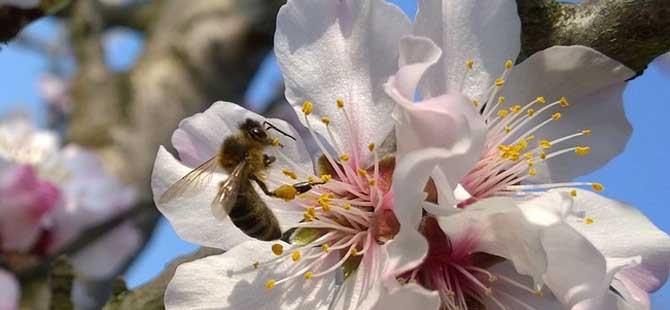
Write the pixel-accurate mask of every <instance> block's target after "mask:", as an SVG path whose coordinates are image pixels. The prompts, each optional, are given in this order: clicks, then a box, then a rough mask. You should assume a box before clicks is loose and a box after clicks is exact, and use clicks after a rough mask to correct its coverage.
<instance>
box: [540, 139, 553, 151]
mask: <svg viewBox="0 0 670 310" xmlns="http://www.w3.org/2000/svg"><path fill="white" fill-rule="evenodd" d="M540 147H541V148H543V149H545V150H546V149H549V148H551V142H549V140H540Z"/></svg>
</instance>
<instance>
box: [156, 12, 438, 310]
mask: <svg viewBox="0 0 670 310" xmlns="http://www.w3.org/2000/svg"><path fill="white" fill-rule="evenodd" d="M277 20H278V21H277V33H276V35H275V53H276V55H277V59H278V61H279V64H280V66H281V69H282V72H283V74H284V80H285V84H286V97H287V99H288V101H289V103H290V104H291V105H292V106H293V108H294V109H295V111H296V113H297V114H298V118H299V119H300V121H301V122H302V123H303V124H304V125H305V127H306V128H307V129H308V131H309V133H310V134H311V136H312V138H313V139H314V141H315V143H316V144H317V146H318V148H319V154H316V157H315V162H313V161H312V155H310V154H308V153H307V151H306V150H305V148H304V145H303V142H302V140H301V139H300V137H299V136H298V135H297V133H296V131H295V130H294V129H293V128H291V126H290V125H288V124H287V123H286V122H284V121H282V120H278V119H265V118H263V117H261V116H259V115H257V114H255V113H252V112H250V111H247V110H245V109H243V108H241V107H239V106H237V105H235V104H232V103H225V102H217V103H215V104H214V105H212V106H211V107H210V108H209V109H207V110H206V111H205V112H203V113H200V114H196V115H194V116H192V117H189V118H187V119H185V120H183V121H182V122H181V123H180V124H179V128H178V129H177V130H176V131H175V132H174V134H173V136H172V144H173V146H174V147H175V149H176V151H177V153H178V155H179V158H180V160H177V159H175V158H174V157H173V156H172V155H171V154H169V153H168V151H167V150H166V149H165V148H162V147H161V148H160V150H159V152H158V156H157V159H156V163H155V166H154V172H153V177H152V180H153V184H152V188H153V190H154V197H156V199H158V197H160V196H161V195H162V194H163V193H164V192H165V191H166V190H167V189H168V187H169V186H171V185H172V184H174V183H175V182H176V181H177V180H179V179H180V178H181V177H182V176H184V175H185V174H187V173H188V172H189V171H190V170H191V169H193V168H195V167H197V166H198V165H200V164H202V163H203V162H205V161H207V160H209V159H210V158H212V157H213V156H215V155H216V154H217V152H218V150H219V148H220V146H221V144H222V142H223V141H224V140H225V139H226V138H227V137H229V136H231V135H234V134H236V133H237V132H238V131H239V128H240V124H241V123H243V122H245V120H246V119H252V120H256V121H258V122H259V123H263V122H265V121H267V122H269V123H270V124H272V125H273V126H275V127H277V128H278V129H279V130H281V131H283V132H286V133H288V134H289V135H291V136H293V137H294V138H295V141H294V140H292V139H289V138H287V137H284V136H283V135H281V134H279V133H278V132H276V131H273V130H271V129H268V134H271V135H273V136H275V138H276V139H278V140H277V142H278V143H276V144H277V145H278V146H275V147H270V146H268V147H267V149H266V150H265V153H266V154H267V155H269V156H274V157H275V158H276V161H275V162H274V163H272V164H271V165H269V166H268V168H267V171H265V178H264V180H265V182H266V183H267V186H268V188H269V189H277V188H282V186H286V185H288V184H293V183H296V182H299V181H306V180H307V181H310V180H311V181H315V180H318V181H319V183H325V184H321V185H317V186H315V187H314V188H313V189H312V190H311V191H309V192H307V193H305V194H302V195H299V196H297V197H293V195H287V196H283V195H282V196H280V197H282V198H284V199H277V198H270V197H268V196H266V195H264V194H263V192H262V191H261V190H260V188H256V190H257V192H258V193H259V194H260V196H261V197H262V198H263V200H264V201H265V203H266V205H267V206H268V207H269V208H270V209H271V210H272V211H273V213H274V214H275V215H276V217H277V218H278V220H279V223H280V225H281V226H282V230H283V231H285V232H286V231H288V230H289V229H291V228H297V230H295V231H294V232H293V233H292V234H286V236H287V237H288V241H289V242H288V243H287V242H284V241H277V242H262V241H257V240H254V239H251V238H250V237H248V236H246V235H245V234H244V233H243V232H242V231H241V230H239V229H238V228H237V227H236V226H234V225H233V223H232V222H231V220H230V218H225V219H223V220H218V219H217V218H216V217H214V216H213V214H212V212H211V210H210V204H211V201H212V199H213V197H214V196H215V194H216V192H217V191H218V185H219V182H221V181H222V180H224V179H225V178H226V177H227V175H226V174H225V173H217V174H216V175H215V176H214V177H213V178H212V180H211V182H209V183H208V185H206V186H205V187H204V189H200V188H199V189H197V192H196V193H193V192H185V193H184V194H183V195H182V197H177V198H176V199H173V200H171V201H169V202H167V203H160V201H159V203H158V207H159V209H160V210H161V212H162V213H163V214H164V215H165V216H166V217H167V218H168V220H169V221H170V222H171V224H172V225H173V227H174V228H175V230H176V231H177V233H178V234H179V235H180V236H181V237H182V238H184V239H186V240H188V241H191V242H195V243H198V244H201V245H205V246H210V247H218V248H222V249H227V250H228V251H227V252H226V253H225V254H222V255H219V256H212V257H207V258H204V259H201V260H198V261H194V262H190V263H186V264H183V265H181V266H180V267H179V268H178V269H177V272H176V274H175V276H174V278H173V279H172V281H171V282H170V284H169V286H168V289H167V291H166V295H165V302H166V306H167V307H168V308H169V309H185V308H203V307H204V308H208V307H210V308H223V309H277V308H284V309H295V308H305V309H306V308H318V309H328V308H331V309H370V308H373V307H377V309H389V308H388V307H386V306H387V305H388V302H389V301H393V300H396V301H397V300H404V302H405V303H407V302H409V301H411V303H414V302H417V303H418V302H421V303H423V304H425V303H426V302H427V303H429V304H431V305H435V306H437V304H438V303H439V300H437V302H436V299H432V300H431V299H426V297H427V296H433V297H435V298H436V297H437V294H436V293H431V292H428V291H425V290H423V289H422V288H420V287H419V286H408V287H405V288H404V289H402V290H395V291H393V292H389V291H387V290H386V289H385V288H384V287H383V286H382V282H381V281H380V276H381V274H382V272H383V270H384V268H385V266H386V262H387V260H388V257H389V256H388V255H389V254H388V253H387V244H388V242H387V241H388V240H390V239H391V238H393V236H394V235H395V233H396V232H397V229H398V223H397V221H396V219H395V216H394V214H393V209H394V205H393V195H392V193H391V191H390V187H391V183H395V182H396V181H395V180H393V181H392V180H391V175H392V172H393V169H394V166H395V160H394V158H393V157H389V156H386V155H385V154H384V153H382V151H383V142H384V140H385V139H386V137H387V136H388V135H389V134H391V133H392V128H393V121H392V119H391V115H390V112H391V111H392V109H393V105H394V103H393V101H392V100H391V98H389V97H388V96H387V95H386V94H385V93H384V89H383V82H384V81H385V80H386V79H387V78H388V76H390V75H391V74H392V73H393V72H395V70H397V65H396V63H397V57H398V56H397V48H398V40H399V38H400V37H401V36H403V35H406V34H408V33H409V20H408V18H407V17H406V16H405V15H404V14H403V13H402V11H400V9H398V8H397V7H395V6H393V5H390V4H388V3H386V2H385V1H382V0H370V1H330V0H319V1H314V0H292V1H288V3H287V4H286V5H285V6H283V7H282V8H281V10H280V12H279V15H278V18H277ZM279 145H283V146H282V147H280V146H279ZM407 182H412V181H411V180H407ZM404 254H405V255H408V256H409V257H412V256H414V254H413V253H412V252H411V251H408V252H407V253H404Z"/></svg>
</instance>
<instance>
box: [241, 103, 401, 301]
mask: <svg viewBox="0 0 670 310" xmlns="http://www.w3.org/2000/svg"><path fill="white" fill-rule="evenodd" d="M336 104H337V107H338V108H339V109H338V110H339V111H340V112H341V113H342V114H343V119H344V120H345V121H346V122H347V124H348V126H347V128H349V130H350V134H351V136H352V137H353V136H354V135H353V129H352V126H351V122H350V121H349V119H350V118H349V115H348V112H347V111H346V109H345V104H344V101H343V100H337V102H336ZM312 109H313V104H312V103H311V102H309V101H306V102H305V103H304V105H303V108H302V111H303V113H304V116H305V124H306V126H307V128H308V129H309V131H310V133H311V134H312V137H313V138H314V141H315V142H316V144H317V145H318V146H319V148H320V150H321V153H322V154H323V156H322V157H321V158H319V167H320V170H321V171H319V173H321V181H326V183H325V184H322V185H319V186H317V187H315V188H313V189H312V190H310V191H309V192H307V193H304V194H302V195H299V196H298V197H297V198H296V200H295V202H296V204H297V205H298V206H299V207H300V208H302V209H303V210H304V213H303V221H302V222H300V223H298V224H297V225H295V227H296V230H295V232H294V233H293V234H292V236H291V238H290V245H289V246H288V247H287V248H285V247H284V246H283V245H282V244H279V243H276V244H274V245H272V248H271V250H272V252H273V253H274V254H275V255H276V256H277V257H276V258H274V259H272V260H270V261H268V262H264V263H255V264H254V267H256V268H258V267H259V266H260V265H261V264H262V265H273V264H279V263H282V262H285V261H287V260H291V261H292V262H293V263H294V268H291V269H290V271H289V272H287V274H286V276H285V277H284V278H281V279H268V280H267V281H266V285H265V286H266V287H267V288H268V289H271V288H273V287H275V286H276V285H279V284H282V283H284V282H287V281H291V280H293V279H296V278H303V279H306V280H310V279H315V278H319V277H322V276H324V275H327V274H330V273H332V272H335V271H336V270H339V269H342V270H343V271H344V275H345V278H346V277H347V276H348V275H350V274H351V273H352V272H353V271H355V270H356V268H357V266H358V264H359V263H360V261H361V259H362V257H363V256H364V255H365V254H366V253H367V252H368V251H370V248H371V247H373V246H376V244H377V243H384V242H386V241H387V240H389V239H391V238H392V237H393V236H394V235H395V234H396V233H397V231H398V227H399V224H398V222H397V220H396V219H395V216H394V215H393V212H392V210H391V201H392V198H391V195H390V194H389V190H390V186H391V175H392V173H393V169H394V167H395V159H394V158H393V157H387V158H383V159H381V160H380V159H379V156H378V154H377V151H376V148H375V145H374V144H369V145H368V150H367V151H369V152H371V153H372V158H373V160H374V164H373V165H372V166H368V167H363V166H361V165H362V162H363V160H362V154H361V152H360V150H355V147H352V152H351V153H347V152H343V151H342V150H340V149H339V147H338V143H337V141H336V139H335V135H334V134H333V132H332V131H331V129H330V123H331V121H330V118H329V117H328V116H323V117H322V118H321V125H323V126H325V127H326V129H327V132H328V137H327V139H326V140H327V141H328V142H329V143H330V145H331V147H332V149H334V150H335V151H336V152H337V154H338V155H337V156H336V157H335V156H332V155H331V154H330V152H329V151H328V149H326V148H325V147H324V145H323V144H322V142H321V141H320V140H319V138H318V137H317V136H316V133H315V132H314V130H313V127H312V126H314V125H313V124H311V123H310V119H309V118H308V115H310V114H311V113H312ZM350 154H353V155H350ZM282 173H283V174H284V175H285V176H288V177H289V178H292V179H297V175H296V173H295V172H293V171H291V170H290V169H287V168H286V169H284V170H283V171H282ZM311 178H314V177H311ZM308 181H313V180H308Z"/></svg>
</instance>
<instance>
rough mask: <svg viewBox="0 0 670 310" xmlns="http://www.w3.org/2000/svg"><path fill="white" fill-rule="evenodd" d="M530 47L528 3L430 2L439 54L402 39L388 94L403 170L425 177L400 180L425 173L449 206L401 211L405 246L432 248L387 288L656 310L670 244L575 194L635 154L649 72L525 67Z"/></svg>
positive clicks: (561, 52)
mask: <svg viewBox="0 0 670 310" xmlns="http://www.w3.org/2000/svg"><path fill="white" fill-rule="evenodd" d="M472 20H477V21H481V22H482V24H478V23H472V22H469V21H472ZM519 33H520V26H519V19H518V16H516V5H515V3H514V1H503V0H501V1H487V2H484V1H481V2H478V1H464V2H455V1H440V0H434V1H433V0H424V1H420V3H419V12H418V14H417V19H416V22H415V24H414V34H415V35H422V36H426V37H428V38H430V39H431V40H432V41H431V40H428V39H426V38H422V37H412V36H410V37H406V38H404V39H403V40H402V41H401V45H400V46H401V49H400V59H399V63H400V67H399V71H398V73H397V74H396V75H395V76H393V77H392V78H390V79H389V82H388V83H387V91H388V93H389V95H391V96H392V97H393V98H394V99H395V100H396V102H398V104H399V105H398V106H397V107H398V108H397V109H396V111H395V112H394V117H395V119H396V122H397V127H396V131H397V136H398V154H397V156H398V158H399V160H400V162H408V163H415V164H416V165H420V164H417V163H421V162H423V165H424V166H423V168H419V167H416V166H414V167H413V168H411V169H410V168H402V169H401V168H398V169H396V173H398V174H399V176H398V178H399V179H401V178H403V176H404V175H408V174H410V173H411V174H420V173H423V175H424V176H425V177H426V179H425V180H426V181H429V180H430V182H429V183H428V184H429V186H428V188H427V190H428V192H429V194H430V195H429V196H428V200H430V201H432V202H437V203H438V205H435V204H432V203H424V204H423V206H422V205H419V206H417V208H415V209H411V208H410V210H409V211H407V210H405V209H400V208H396V215H397V216H398V220H399V222H400V223H401V229H400V233H399V234H398V236H396V240H397V241H399V242H396V243H395V244H392V245H391V246H392V247H398V248H402V247H403V246H412V244H410V243H409V242H406V241H405V240H406V239H407V240H410V239H411V240H415V239H417V238H416V235H417V234H418V233H417V232H416V231H411V230H409V229H407V228H404V229H403V228H402V226H410V227H413V228H416V229H417V230H418V232H419V233H421V234H422V235H423V236H425V237H426V239H427V242H428V250H427V254H426V255H427V257H426V258H425V260H424V261H422V262H417V261H399V262H397V263H395V265H394V267H395V269H396V272H395V273H393V272H390V273H388V274H386V278H387V280H388V279H389V278H390V279H395V278H398V277H399V279H400V280H402V281H416V282H419V283H421V284H422V285H424V286H425V287H427V288H430V289H434V290H437V291H439V292H440V295H441V298H442V307H443V308H446V309H467V308H478V307H479V306H481V305H486V306H487V309H488V308H500V309H520V308H523V309H552V307H553V308H558V309H564V308H568V309H628V308H632V309H646V308H648V307H649V302H648V297H647V292H651V291H653V290H655V289H657V288H658V287H660V285H662V283H663V282H665V280H666V277H667V273H668V267H669V265H670V240H668V236H667V234H665V233H663V232H661V231H660V230H658V228H656V227H655V226H654V225H653V224H651V223H649V221H648V220H647V219H646V218H645V217H644V216H642V215H641V214H639V213H637V212H636V211H635V210H634V209H632V208H630V207H628V206H625V205H623V204H621V203H619V202H615V201H611V200H609V199H606V198H604V197H601V196H598V195H596V194H594V193H591V192H587V191H583V190H580V189H576V188H570V186H589V187H591V188H592V189H593V190H595V191H601V190H603V188H604V187H603V185H602V184H600V183H597V182H574V181H571V180H572V178H573V177H575V176H579V175H582V174H586V173H588V172H590V171H592V170H594V169H596V168H598V167H600V166H601V165H603V164H604V163H606V162H607V161H608V160H609V159H611V158H612V157H613V156H615V155H616V154H618V152H620V151H621V150H622V149H623V147H624V146H625V143H626V141H627V139H628V137H629V135H630V125H629V124H628V122H627V121H626V118H625V115H624V114H623V109H622V102H621V93H622V91H623V89H624V87H625V80H626V79H628V78H630V77H632V76H633V75H634V72H632V71H631V70H630V69H628V68H626V67H625V66H623V65H621V64H619V63H617V62H616V61H614V60H612V59H609V58H607V57H606V56H604V55H602V54H600V53H598V52H596V51H594V50H592V49H589V48H586V47H581V46H573V47H553V48H549V49H547V50H544V51H541V52H538V53H536V54H535V55H532V56H530V57H529V58H528V59H526V60H525V61H523V62H522V63H520V64H519V65H518V66H516V67H514V63H513V61H512V60H510V59H516V54H517V53H518V51H519V47H520V43H519ZM499 38H503V39H502V40H501V39H499ZM433 42H434V43H433ZM436 44H437V45H436ZM438 45H439V46H441V49H440V48H439V47H438ZM420 82H421V83H420ZM417 86H418V88H419V90H420V93H421V95H422V99H421V101H420V102H418V103H416V104H414V103H413V99H414V92H415V88H417ZM445 133H453V134H445ZM587 143H588V144H587ZM587 155H588V156H587ZM405 158H411V159H410V160H403V159H405ZM412 158H413V159H412ZM433 168H435V169H433ZM402 171H410V172H405V173H403V172H402ZM428 175H430V176H431V178H430V179H428V178H427V176H428ZM394 178H395V176H394ZM547 190H549V191H548V192H547ZM492 197H496V198H492ZM398 205H399V206H400V205H403V206H410V205H411V202H410V203H409V204H398ZM454 206H457V207H458V208H454ZM421 207H423V209H425V210H426V211H428V212H429V214H432V215H428V216H426V217H422V215H421V214H422V213H421V212H422V211H421V209H422V208H421ZM463 209H464V210H463ZM620 214H629V215H628V216H627V217H626V218H625V219H624V218H622V219H620V216H619V215H620ZM610 221H617V224H618V225H616V226H612V225H608V224H607V223H608V222H610ZM601 222H603V223H604V224H603V225H601V224H599V223H601ZM438 224H439V225H438ZM615 229H616V230H619V229H621V230H622V231H627V232H628V233H627V234H619V233H617V231H615ZM633 231H634V232H635V237H634V238H631V236H630V233H631V232H633ZM638 232H639V233H638ZM404 235H407V236H413V237H411V238H410V237H405V236H404ZM413 243H415V242H413ZM391 251H393V249H391ZM482 253H483V254H482ZM504 260H507V261H508V262H509V263H511V265H510V264H507V265H506V264H500V262H501V261H504ZM504 266H507V268H504ZM497 268H503V270H502V271H496V272H494V271H492V270H494V269H497ZM630 275H635V276H634V277H633V278H631V277H630ZM526 276H529V277H526ZM501 279H502V281H500V280H501ZM624 283H625V284H624ZM501 284H502V286H501ZM610 286H612V287H613V288H614V289H613V290H615V291H616V294H612V293H611V292H610V290H609V287H610ZM511 287H514V288H516V290H510V289H509V288H511ZM534 295H544V297H543V298H538V297H537V296H534ZM529 296H532V297H535V298H529Z"/></svg>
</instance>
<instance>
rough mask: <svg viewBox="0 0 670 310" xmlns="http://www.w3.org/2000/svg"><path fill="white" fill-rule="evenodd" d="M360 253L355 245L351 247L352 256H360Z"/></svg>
mask: <svg viewBox="0 0 670 310" xmlns="http://www.w3.org/2000/svg"><path fill="white" fill-rule="evenodd" d="M359 254H360V253H358V250H357V249H356V248H355V247H352V248H351V255H352V256H358V255H359Z"/></svg>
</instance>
